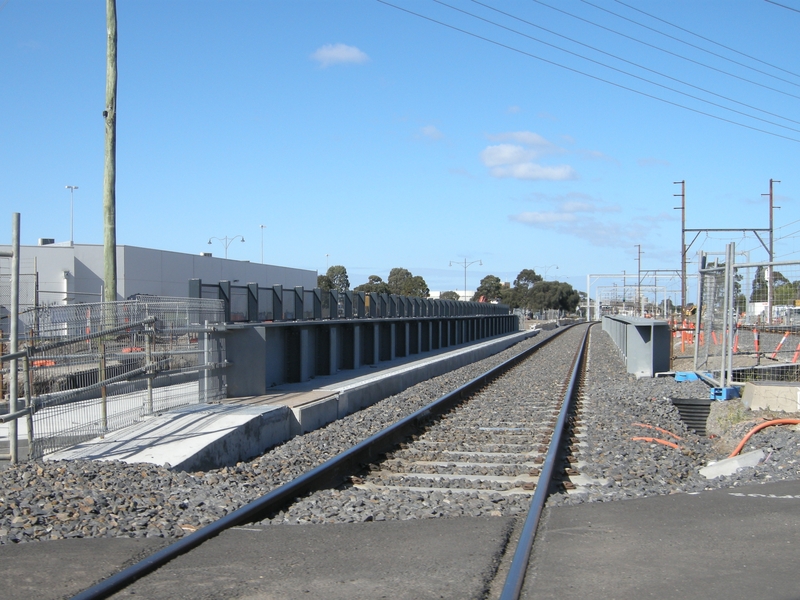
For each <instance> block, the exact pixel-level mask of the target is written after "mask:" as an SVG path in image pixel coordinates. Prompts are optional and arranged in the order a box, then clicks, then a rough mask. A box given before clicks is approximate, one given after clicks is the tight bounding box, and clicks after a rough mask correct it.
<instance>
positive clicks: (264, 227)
mask: <svg viewBox="0 0 800 600" xmlns="http://www.w3.org/2000/svg"><path fill="white" fill-rule="evenodd" d="M259 227H261V264H262V265H263V264H264V230H265V229H266V228H267V226H266V225H259ZM242 241H244V240H242Z"/></svg>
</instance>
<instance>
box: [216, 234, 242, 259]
mask: <svg viewBox="0 0 800 600" xmlns="http://www.w3.org/2000/svg"><path fill="white" fill-rule="evenodd" d="M236 238H242V242H244V237H243V236H241V235H235V236H233V237H232V238H229V237H228V236H227V235H226V236H225V237H224V238H218V237H210V238H208V243H209V244H210V243H211V240H219V241H220V242H222V245H223V246H225V258H226V259H227V258H228V246H230V245H231V244H232V243H233V242H235V241H236Z"/></svg>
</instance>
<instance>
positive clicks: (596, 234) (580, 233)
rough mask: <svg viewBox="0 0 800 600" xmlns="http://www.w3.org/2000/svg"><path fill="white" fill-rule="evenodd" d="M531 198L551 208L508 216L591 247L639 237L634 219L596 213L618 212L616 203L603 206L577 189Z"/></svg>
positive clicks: (625, 242)
mask: <svg viewBox="0 0 800 600" xmlns="http://www.w3.org/2000/svg"><path fill="white" fill-rule="evenodd" d="M532 198H533V200H534V201H535V202H536V203H547V204H552V205H554V208H553V209H552V210H542V211H530V212H522V213H519V214H516V215H510V216H509V219H510V220H511V221H515V222H517V223H522V224H524V225H528V226H530V227H534V228H536V229H543V230H546V231H553V232H556V233H558V234H561V235H565V236H571V237H576V238H579V239H583V240H586V241H588V242H589V243H591V244H592V245H594V246H604V247H620V248H624V247H628V246H630V244H632V243H634V242H635V241H636V240H638V239H640V238H641V226H640V224H638V223H637V222H636V221H635V220H634V221H632V222H630V223H628V224H627V225H624V224H622V223H619V222H613V221H609V220H608V218H607V217H603V218H600V217H599V215H598V213H612V212H620V208H619V206H617V205H607V204H606V203H605V202H603V201H602V200H600V199H597V198H593V197H591V196H589V195H587V194H581V193H577V192H573V193H570V194H566V195H558V196H545V195H544V194H533V195H532ZM658 225H659V224H652V225H650V228H651V230H655V229H657V228H658Z"/></svg>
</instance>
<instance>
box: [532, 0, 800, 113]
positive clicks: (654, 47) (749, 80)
mask: <svg viewBox="0 0 800 600" xmlns="http://www.w3.org/2000/svg"><path fill="white" fill-rule="evenodd" d="M531 1H532V2H536V3H537V4H541V5H542V6H546V7H547V8H550V9H552V10H555V11H558V12H560V13H563V14H565V15H567V16H569V17H572V18H573V19H578V20H579V21H583V22H585V23H588V24H589V25H593V26H594V27H598V28H600V29H604V30H606V31H608V32H610V33H613V34H615V35H618V36H620V37H624V38H626V39H629V40H631V41H633V42H636V43H638V44H642V45H643V46H647V47H648V48H653V49H654V50H658V51H659V52H664V53H665V54H669V55H671V56H675V57H676V58H680V59H682V60H685V61H687V62H690V63H693V64H696V65H698V66H701V67H705V68H706V69H710V70H712V71H717V72H718V73H722V74H723V75H728V76H729V77H733V78H734V79H739V80H741V81H744V82H747V83H752V84H753V85H757V86H759V87H762V88H764V89H767V90H771V91H773V92H777V93H779V94H784V95H786V96H791V97H792V98H798V99H800V96H796V95H795V94H790V93H789V92H784V91H783V90H779V89H778V88H774V87H770V86H768V85H764V84H763V83H758V82H757V81H753V80H752V79H747V78H746V77H740V76H739V75H734V74H733V73H729V72H728V71H725V70H723V69H718V68H716V67H712V66H711V65H707V64H705V63H702V62H700V61H697V60H694V59H692V58H688V57H686V56H682V55H680V54H678V53H677V52H672V51H671V50H666V49H664V48H659V47H658V46H656V45H654V44H650V43H649V42H645V41H642V40H639V39H637V38H635V37H633V36H630V35H627V34H625V33H622V32H619V31H616V30H614V29H611V28H610V27H605V26H604V25H599V24H597V23H594V22H592V21H590V20H589V19H584V18H583V17H579V16H577V15H573V14H572V13H570V12H567V11H565V10H562V9H560V8H556V7H555V6H551V5H549V4H546V3H544V2H542V1H541V0H531ZM581 2H586V0H581ZM586 4H590V5H591V6H594V4H591V3H590V2H586ZM598 8H599V7H598ZM601 10H606V9H604V8H601ZM606 12H609V11H606ZM611 14H614V13H611ZM622 18H625V17H622ZM792 85H798V84H792Z"/></svg>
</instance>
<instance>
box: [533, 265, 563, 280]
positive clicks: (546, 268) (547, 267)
mask: <svg viewBox="0 0 800 600" xmlns="http://www.w3.org/2000/svg"><path fill="white" fill-rule="evenodd" d="M550 267H555V268H556V270H558V265H547V266H542V267H533V268H534V269H544V281H547V271H548V270H549V269H550Z"/></svg>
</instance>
